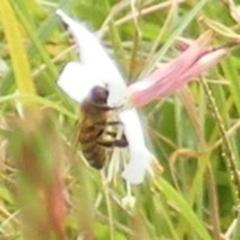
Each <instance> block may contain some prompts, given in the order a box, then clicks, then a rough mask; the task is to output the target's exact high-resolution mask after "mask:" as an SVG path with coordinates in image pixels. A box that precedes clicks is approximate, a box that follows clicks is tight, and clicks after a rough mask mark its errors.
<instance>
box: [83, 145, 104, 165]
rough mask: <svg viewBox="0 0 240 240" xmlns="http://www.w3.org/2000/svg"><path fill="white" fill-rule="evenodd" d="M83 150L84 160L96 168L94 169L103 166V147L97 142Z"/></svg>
mask: <svg viewBox="0 0 240 240" xmlns="http://www.w3.org/2000/svg"><path fill="white" fill-rule="evenodd" d="M82 151H83V155H84V156H85V158H86V160H87V161H88V163H89V164H90V165H91V166H92V167H94V168H96V169H101V168H103V166H104V163H105V160H106V156H105V153H106V152H105V150H104V149H103V147H101V146H99V145H98V144H97V143H95V145H94V144H93V145H92V149H91V150H90V151H89V150H87V151H84V149H83V150H82Z"/></svg>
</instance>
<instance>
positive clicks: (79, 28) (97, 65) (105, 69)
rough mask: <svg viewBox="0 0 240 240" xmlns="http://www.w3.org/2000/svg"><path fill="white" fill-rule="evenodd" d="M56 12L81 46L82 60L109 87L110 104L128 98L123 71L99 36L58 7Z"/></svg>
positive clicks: (117, 104)
mask: <svg viewBox="0 0 240 240" xmlns="http://www.w3.org/2000/svg"><path fill="white" fill-rule="evenodd" d="M56 14H57V15H58V16H60V17H61V19H62V20H63V22H64V23H65V24H67V25H68V27H69V31H70V32H71V34H72V35H73V36H74V38H75V40H76V42H77V45H78V47H79V50H80V52H79V54H80V56H79V57H80V61H81V63H82V64H84V65H88V66H90V67H91V68H92V70H93V71H94V72H95V73H96V74H97V75H98V77H99V80H100V81H102V82H104V83H105V84H107V85H108V87H109V97H108V104H109V105H110V106H119V105H120V104H122V102H123V101H125V99H126V98H127V87H126V84H125V82H124V80H123V78H122V75H121V73H120V72H119V70H118V69H117V67H116V66H115V64H114V62H113V61H112V60H111V59H110V57H109V56H108V55H107V53H106V51H105V49H104V48H103V47H102V45H101V44H100V42H99V41H98V39H97V37H96V36H95V35H94V34H93V33H92V32H91V31H89V29H88V28H87V27H86V26H85V25H84V24H83V23H81V22H78V21H75V20H73V19H72V18H70V17H69V16H68V15H67V14H65V13H64V12H63V11H62V10H60V9H58V10H57V11H56Z"/></svg>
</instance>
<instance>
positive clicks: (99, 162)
mask: <svg viewBox="0 0 240 240" xmlns="http://www.w3.org/2000/svg"><path fill="white" fill-rule="evenodd" d="M102 133H103V129H101V128H96V127H95V126H94V125H91V126H87V127H84V128H82V129H81V132H80V134H79V137H78V140H79V142H80V143H81V149H82V153H83V155H84V157H85V158H86V160H87V161H88V163H89V164H90V165H91V166H92V167H94V168H96V169H101V168H102V167H103V166H104V163H105V159H106V156H105V154H106V153H105V149H104V148H103V147H102V146H100V145H99V144H98V143H97V139H98V138H99V137H100V136H101V135H102Z"/></svg>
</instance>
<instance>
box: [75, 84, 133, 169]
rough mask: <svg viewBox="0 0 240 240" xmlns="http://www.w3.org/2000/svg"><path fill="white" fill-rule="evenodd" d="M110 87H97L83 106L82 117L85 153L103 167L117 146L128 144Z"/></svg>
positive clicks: (80, 125) (80, 127)
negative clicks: (110, 101) (110, 102)
mask: <svg viewBox="0 0 240 240" xmlns="http://www.w3.org/2000/svg"><path fill="white" fill-rule="evenodd" d="M108 95H109V90H108V89H107V87H100V86H95V87H93V88H92V90H91V91H90V93H89V95H88V97H86V99H85V100H84V101H83V102H82V103H81V105H80V114H81V116H80V117H81V119H80V121H79V123H78V133H77V134H78V139H77V140H78V142H79V143H80V145H81V150H82V153H83V156H84V157H85V158H86V160H87V161H88V163H89V164H90V165H91V166H92V167H94V168H96V169H101V168H103V166H104V164H105V162H106V161H107V160H110V159H111V156H112V152H113V148H114V147H120V148H124V147H127V146H128V142H127V139H126V136H125V135H124V132H123V130H122V131H120V137H119V136H118V135H119V130H120V129H121V127H122V123H121V122H120V121H119V120H118V119H117V118H115V119H114V120H113V118H111V115H112V114H113V113H114V112H115V113H116V110H117V107H109V106H108V105H107V99H108Z"/></svg>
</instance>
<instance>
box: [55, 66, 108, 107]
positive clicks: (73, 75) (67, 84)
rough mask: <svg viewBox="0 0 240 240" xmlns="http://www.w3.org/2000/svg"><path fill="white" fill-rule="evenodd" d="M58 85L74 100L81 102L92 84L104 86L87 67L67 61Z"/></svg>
mask: <svg viewBox="0 0 240 240" xmlns="http://www.w3.org/2000/svg"><path fill="white" fill-rule="evenodd" d="M57 84H58V86H59V87H60V88H61V89H62V90H63V92H64V93H66V94H67V95H68V96H69V97H70V98H72V99H73V100H74V101H76V102H78V103H81V102H82V101H83V100H84V99H85V98H86V97H87V95H88V94H89V92H90V90H91V89H92V88H93V87H94V86H104V84H103V83H102V82H101V81H99V78H98V77H97V75H95V73H94V72H93V71H91V69H89V67H87V66H82V65H81V64H80V63H77V62H69V63H68V64H67V65H66V66H65V67H64V69H63V71H62V73H61V74H60V76H59V79H58V81H57Z"/></svg>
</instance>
